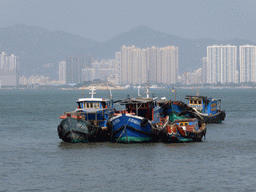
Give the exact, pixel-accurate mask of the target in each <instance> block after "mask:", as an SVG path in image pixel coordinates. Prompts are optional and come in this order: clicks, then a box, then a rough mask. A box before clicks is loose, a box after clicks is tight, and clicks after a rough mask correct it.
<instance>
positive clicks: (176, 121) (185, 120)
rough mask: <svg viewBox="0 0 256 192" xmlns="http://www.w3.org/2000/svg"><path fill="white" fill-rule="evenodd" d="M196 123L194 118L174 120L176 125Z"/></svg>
mask: <svg viewBox="0 0 256 192" xmlns="http://www.w3.org/2000/svg"><path fill="white" fill-rule="evenodd" d="M195 121H197V119H196V118H189V119H176V120H174V122H175V123H178V122H195Z"/></svg>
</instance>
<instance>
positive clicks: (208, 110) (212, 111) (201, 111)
mask: <svg viewBox="0 0 256 192" xmlns="http://www.w3.org/2000/svg"><path fill="white" fill-rule="evenodd" d="M185 99H187V100H188V106H189V107H191V108H192V110H188V111H186V110H184V112H181V113H180V114H181V115H182V114H186V113H192V114H193V115H195V116H196V117H197V118H199V119H201V120H202V121H203V122H205V123H221V122H222V121H224V120H225V117H226V113H225V111H224V110H221V99H213V98H211V97H204V96H186V97H185ZM190 111H192V112H190Z"/></svg>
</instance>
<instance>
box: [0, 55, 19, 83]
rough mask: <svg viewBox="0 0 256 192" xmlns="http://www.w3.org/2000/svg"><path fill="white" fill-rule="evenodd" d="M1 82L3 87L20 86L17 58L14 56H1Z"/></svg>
mask: <svg viewBox="0 0 256 192" xmlns="http://www.w3.org/2000/svg"><path fill="white" fill-rule="evenodd" d="M0 57H1V61H0V62H1V63H0V81H1V85H7V86H10V85H11V86H13V85H18V84H19V76H18V65H17V57H16V56H15V55H14V54H11V55H10V56H8V55H6V53H5V52H2V54H0Z"/></svg>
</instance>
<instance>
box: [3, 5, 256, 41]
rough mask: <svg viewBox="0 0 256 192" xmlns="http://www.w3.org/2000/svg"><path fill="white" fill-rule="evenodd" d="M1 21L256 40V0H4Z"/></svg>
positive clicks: (105, 33) (98, 33)
mask: <svg viewBox="0 0 256 192" xmlns="http://www.w3.org/2000/svg"><path fill="white" fill-rule="evenodd" d="M0 17H1V22H0V27H1V28H5V27H9V26H13V25H16V24H26V25H32V26H38V27H42V28H45V29H49V30H61V31H65V32H69V33H72V34H77V35H80V36H83V37H87V38H90V39H93V40H97V41H101V42H103V41H106V40H108V39H110V38H112V37H114V36H115V35H117V34H119V33H122V32H125V31H128V30H130V29H132V28H133V27H137V26H139V25H146V26H148V27H150V28H152V29H156V30H159V31H162V32H165V33H168V34H173V35H178V36H180V37H184V38H213V39H216V40H227V39H231V38H241V39H244V40H251V41H254V42H256V0H226V1H225V0H116V1H115V0H90V1H86V0H0Z"/></svg>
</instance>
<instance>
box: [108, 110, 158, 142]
mask: <svg viewBox="0 0 256 192" xmlns="http://www.w3.org/2000/svg"><path fill="white" fill-rule="evenodd" d="M108 127H109V129H110V130H111V140H112V141H113V142H119V143H141V142H150V141H153V140H154V135H153V133H152V125H151V122H150V121H148V120H147V119H145V118H143V117H140V116H136V115H130V114H119V115H117V116H116V117H113V118H111V119H110V120H109V123H108Z"/></svg>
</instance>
